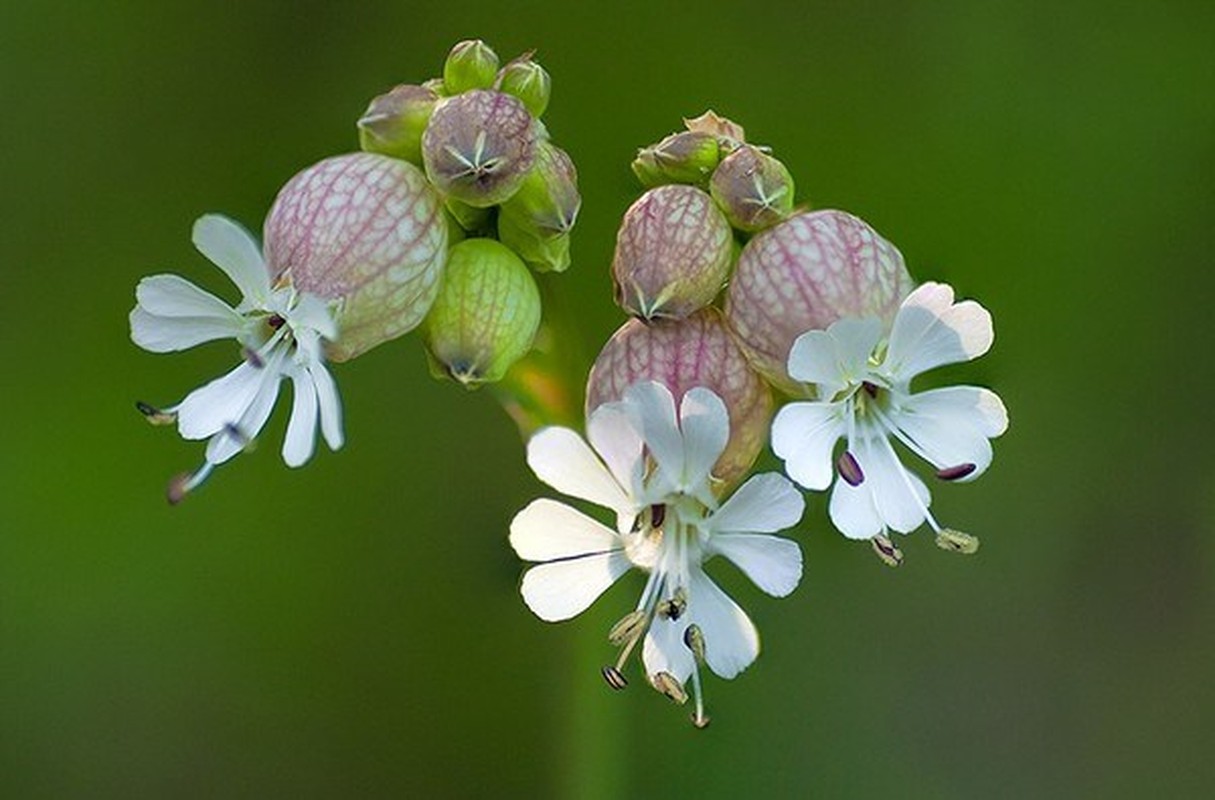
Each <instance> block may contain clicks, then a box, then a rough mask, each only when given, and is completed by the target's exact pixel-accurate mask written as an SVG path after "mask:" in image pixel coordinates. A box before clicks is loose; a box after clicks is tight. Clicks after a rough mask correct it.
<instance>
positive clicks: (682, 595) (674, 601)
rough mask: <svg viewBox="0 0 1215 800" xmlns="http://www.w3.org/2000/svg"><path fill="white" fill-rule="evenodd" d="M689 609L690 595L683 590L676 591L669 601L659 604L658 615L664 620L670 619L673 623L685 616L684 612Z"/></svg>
mask: <svg viewBox="0 0 1215 800" xmlns="http://www.w3.org/2000/svg"><path fill="white" fill-rule="evenodd" d="M687 607H688V593H687V592H685V591H684V590H683V589H682V588H680V589H678V590H676V592H675V594H674V596H673V597H671V599H669V600H663V601H662V602H661V603H659V604H658V608H657V614H658V616H659V617H661V618H662V619H669V620H671V621H672V622H674V621H675V620H677V619H679V618H680V617H681V616H683V612H684V610H685V609H687Z"/></svg>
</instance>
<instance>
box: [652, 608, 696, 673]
mask: <svg viewBox="0 0 1215 800" xmlns="http://www.w3.org/2000/svg"><path fill="white" fill-rule="evenodd" d="M689 619H690V617H688V616H686V615H685V616H682V617H680V618H679V619H678V620H672V619H663V618H661V617H655V618H654V622H653V624H652V625H650V629H649V631H647V632H646V635H645V641H644V642H643V643H642V646H641V663H642V664H644V665H645V671H646V674H647V675H657V674H658V673H659V672H666V673H668V674H670V675H671V676H672V677H673V678H675V680H677V681H679V682H680V683H683V682H685V681H687V680H688V678H689V677H691V675H692V670H693V669H694V668H695V666H696V662H695V660H694V659H693V657H692V651H691V650H689V649H688V646H687V645H686V644H684V641H683V636H684V631H686V630H687V629H688V621H689Z"/></svg>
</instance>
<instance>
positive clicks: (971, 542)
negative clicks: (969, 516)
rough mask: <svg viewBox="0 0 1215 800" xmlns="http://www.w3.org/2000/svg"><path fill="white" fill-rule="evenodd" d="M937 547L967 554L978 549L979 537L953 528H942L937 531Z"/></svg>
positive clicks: (971, 553)
mask: <svg viewBox="0 0 1215 800" xmlns="http://www.w3.org/2000/svg"><path fill="white" fill-rule="evenodd" d="M937 547H939V548H941V549H942V550H949V551H950V552H952V553H961V554H963V555H967V556H969V555H973V554H974V553H975V552H977V551H978V549H979V537H978V536H971V535H970V534H969V533H963V532H962V531H955V530H954V529H953V528H942V529H941V530H940V531H939V532H938V533H937Z"/></svg>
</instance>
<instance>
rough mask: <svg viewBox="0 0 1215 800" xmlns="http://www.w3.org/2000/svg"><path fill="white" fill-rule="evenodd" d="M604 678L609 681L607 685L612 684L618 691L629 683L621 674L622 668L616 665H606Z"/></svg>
mask: <svg viewBox="0 0 1215 800" xmlns="http://www.w3.org/2000/svg"><path fill="white" fill-rule="evenodd" d="M602 673H603V679H604V680H605V681H607V685H608V686H611V687H612V688H613V689H615V690H616V691H620V690H621V689H623V688H624V687H626V686H628V685H629V682H628V681H627V680H626V679H625V677H624V675H622V674H621V672H620V670H618V669H616V668H615V667H604V668H603V670H602Z"/></svg>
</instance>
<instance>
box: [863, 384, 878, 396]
mask: <svg viewBox="0 0 1215 800" xmlns="http://www.w3.org/2000/svg"><path fill="white" fill-rule="evenodd" d="M861 388H862V389H864V390H865V394H867V395H869V396H870V397H877V393H878V387H877V385H876V384H873V383H870V382H869V381H862V382H861Z"/></svg>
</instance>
